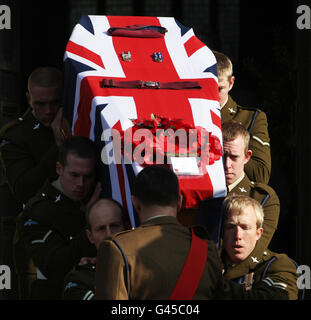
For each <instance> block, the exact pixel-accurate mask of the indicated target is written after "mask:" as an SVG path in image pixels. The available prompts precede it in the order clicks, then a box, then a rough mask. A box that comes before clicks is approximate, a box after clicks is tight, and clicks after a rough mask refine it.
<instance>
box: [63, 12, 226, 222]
mask: <svg viewBox="0 0 311 320" xmlns="http://www.w3.org/2000/svg"><path fill="white" fill-rule="evenodd" d="M135 24H136V25H137V24H139V25H156V26H162V27H165V28H166V29H167V30H168V32H167V33H166V34H165V36H164V37H161V38H132V37H112V36H110V35H108V34H107V30H108V29H109V28H111V27H125V26H129V25H135ZM123 52H125V53H128V52H130V54H131V61H126V60H123V59H122V53H123ZM157 52H160V53H161V54H162V57H163V62H155V61H154V60H153V58H152V57H153V53H157ZM64 76H65V90H64V100H63V108H64V116H65V117H66V119H67V120H68V121H69V123H70V125H71V128H72V132H73V134H74V135H84V136H87V137H89V138H90V139H92V140H93V141H95V142H96V143H97V145H98V146H99V148H100V150H104V147H105V143H106V142H105V139H103V136H102V135H103V131H104V130H106V129H109V128H118V129H122V130H126V129H127V128H129V127H130V126H132V122H131V121H130V120H129V119H137V118H150V114H152V113H154V114H160V115H161V116H165V117H178V118H181V119H183V120H184V121H186V122H187V123H189V124H192V125H195V126H202V127H204V128H206V129H207V130H208V131H209V132H211V133H212V134H213V135H215V136H217V137H218V138H219V139H220V141H221V143H222V134H221V120H220V110H219V97H218V78H217V64H216V59H215V57H214V55H213V53H212V52H211V50H210V49H209V48H208V47H207V46H205V45H204V44H203V43H202V42H201V41H200V40H199V39H198V38H197V37H196V36H195V34H194V32H193V30H192V29H191V28H186V27H185V26H183V25H182V24H181V23H180V22H178V21H177V20H176V19H174V18H171V17H130V16H129V17H120V16H83V17H82V18H81V20H80V21H79V23H78V24H77V25H76V26H75V28H74V30H73V32H72V35H71V37H70V39H69V41H68V44H67V47H66V52H65V55H64ZM103 78H109V79H115V80H118V81H119V80H129V81H130V80H143V81H147V80H151V81H162V82H176V81H181V80H193V81H199V82H200V85H201V86H202V89H200V90H189V89H187V90H167V89H166V90H165V89H163V90H161V89H143V90H142V89H130V88H102V87H101V86H100V83H101V81H102V80H103ZM140 169H141V168H139V167H137V166H135V165H134V164H124V163H122V164H114V163H112V164H110V165H105V164H103V163H101V166H100V175H101V180H102V187H103V195H104V196H107V197H112V198H114V199H115V200H117V201H119V202H120V203H121V204H122V205H123V207H124V208H125V209H127V211H128V213H129V216H130V220H131V223H132V226H136V225H137V224H138V223H139V222H138V220H137V217H136V214H135V212H134V210H133V207H132V202H131V190H132V187H133V181H134V178H135V175H136V174H137V173H138V171H139V170H140ZM207 172H208V174H207V175H205V176H204V183H203V184H202V186H201V187H200V183H198V181H199V180H196V179H193V180H191V179H190V180H189V179H183V178H182V177H180V178H179V181H180V186H181V190H183V189H188V191H189V190H190V194H191V197H192V198H193V199H201V198H202V196H201V195H199V193H200V192H201V193H202V192H203V194H204V198H208V197H222V196H224V195H225V193H226V191H225V190H226V188H225V176H224V170H223V163H222V161H221V160H219V161H216V162H215V163H214V164H213V165H210V166H207ZM200 188H201V190H200ZM188 191H187V192H188Z"/></svg>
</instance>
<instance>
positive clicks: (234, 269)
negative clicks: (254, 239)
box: [224, 248, 298, 300]
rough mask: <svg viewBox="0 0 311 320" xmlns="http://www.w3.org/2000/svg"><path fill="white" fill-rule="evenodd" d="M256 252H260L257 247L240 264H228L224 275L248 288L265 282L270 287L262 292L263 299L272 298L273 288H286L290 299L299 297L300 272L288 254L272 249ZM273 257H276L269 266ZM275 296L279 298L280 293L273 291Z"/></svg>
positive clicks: (253, 287)
mask: <svg viewBox="0 0 311 320" xmlns="http://www.w3.org/2000/svg"><path fill="white" fill-rule="evenodd" d="M255 252H257V253H259V252H258V249H257V248H255V249H254V251H253V252H252V253H251V254H250V255H249V257H248V258H247V259H245V260H244V261H242V262H240V263H239V264H236V265H233V266H231V267H229V266H227V267H226V272H225V274H224V277H225V278H226V279H231V280H234V281H235V282H237V283H240V284H241V285H243V286H244V287H245V289H246V290H249V289H252V290H253V289H256V287H257V286H258V285H261V283H262V282H264V283H265V284H266V285H268V286H269V287H268V290H266V291H265V292H264V293H263V294H262V296H261V299H265V298H266V299H268V298H271V296H270V295H271V290H272V288H280V289H282V290H286V292H287V293H288V298H289V299H291V300H296V299H297V297H298V288H297V284H296V281H297V277H298V274H297V270H296V266H295V264H294V263H293V262H292V261H291V260H290V259H289V257H288V256H287V255H286V254H279V253H274V252H272V251H270V250H262V251H261V252H260V253H259V254H255ZM272 257H275V259H274V261H272V262H271V264H270V265H269V266H268V263H269V261H270V260H271V258H272ZM252 290H250V291H252ZM255 291H256V290H255ZM254 294H255V292H254ZM255 296H256V295H255ZM273 296H275V298H276V299H278V298H279V293H276V294H275V293H273V294H272V297H273Z"/></svg>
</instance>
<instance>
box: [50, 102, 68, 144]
mask: <svg viewBox="0 0 311 320" xmlns="http://www.w3.org/2000/svg"><path fill="white" fill-rule="evenodd" d="M51 128H52V130H53V133H54V138H55V143H56V145H57V146H58V147H60V146H61V144H62V143H63V141H64V140H65V139H67V138H69V137H70V136H71V130H70V127H69V124H68V122H67V121H66V119H65V118H64V117H63V110H62V108H59V110H58V112H57V114H56V117H55V119H54V120H53V122H52V123H51Z"/></svg>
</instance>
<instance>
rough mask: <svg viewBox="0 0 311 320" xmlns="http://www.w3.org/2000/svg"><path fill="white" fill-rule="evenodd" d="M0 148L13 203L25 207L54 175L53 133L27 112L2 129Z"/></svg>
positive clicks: (56, 148)
mask: <svg viewBox="0 0 311 320" xmlns="http://www.w3.org/2000/svg"><path fill="white" fill-rule="evenodd" d="M0 146H1V147H0V152H1V158H2V163H3V167H4V169H5V176H6V179H7V181H8V184H9V186H10V188H11V190H12V192H13V194H14V196H15V197H16V199H17V200H18V201H20V202H21V203H26V202H27V201H28V200H29V199H30V198H31V197H33V196H35V194H36V193H37V191H38V190H39V189H40V188H41V187H42V186H43V184H44V182H45V180H46V179H47V178H49V177H50V176H53V175H55V174H56V173H55V164H56V161H57V156H58V147H57V146H56V144H55V139H54V134H53V131H52V129H51V128H48V127H45V126H44V125H42V124H41V123H40V122H39V121H38V120H37V119H36V118H35V117H34V115H33V114H32V112H31V109H28V110H27V112H26V113H25V114H24V116H23V117H21V118H19V119H17V120H14V121H13V122H10V123H9V124H7V125H5V126H4V127H3V128H2V129H1V132H0Z"/></svg>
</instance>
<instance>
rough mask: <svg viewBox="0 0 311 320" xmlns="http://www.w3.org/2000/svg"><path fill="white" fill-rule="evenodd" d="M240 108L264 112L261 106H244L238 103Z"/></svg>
mask: <svg viewBox="0 0 311 320" xmlns="http://www.w3.org/2000/svg"><path fill="white" fill-rule="evenodd" d="M238 108H240V109H243V110H249V111H253V112H256V111H258V112H264V111H263V110H262V109H260V108H256V107H244V106H240V105H238Z"/></svg>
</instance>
